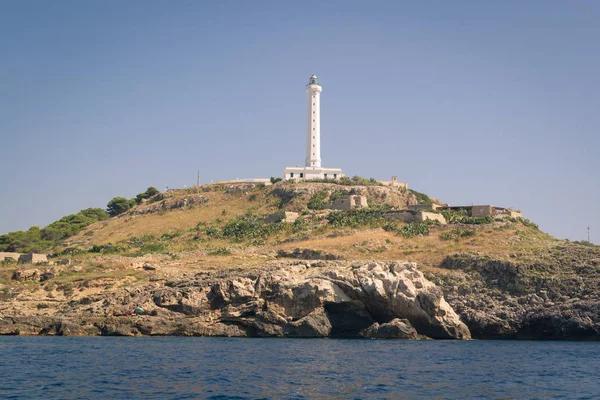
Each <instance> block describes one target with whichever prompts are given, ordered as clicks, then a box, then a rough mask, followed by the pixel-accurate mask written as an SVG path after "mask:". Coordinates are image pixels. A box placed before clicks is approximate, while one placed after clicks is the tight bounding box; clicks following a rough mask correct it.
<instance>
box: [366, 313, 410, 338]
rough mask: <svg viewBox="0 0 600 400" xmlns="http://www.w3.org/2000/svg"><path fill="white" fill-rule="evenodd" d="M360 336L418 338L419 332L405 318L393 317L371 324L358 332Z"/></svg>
mask: <svg viewBox="0 0 600 400" xmlns="http://www.w3.org/2000/svg"><path fill="white" fill-rule="evenodd" d="M360 335H361V336H362V337H366V338H371V339H418V338H419V334H418V333H417V331H416V330H415V328H413V327H412V325H411V324H410V322H409V321H408V320H406V319H404V320H402V319H399V318H395V319H393V320H391V321H390V322H386V323H383V324H379V323H377V322H375V323H374V324H373V325H371V326H370V327H368V328H367V329H365V330H364V331H362V332H360Z"/></svg>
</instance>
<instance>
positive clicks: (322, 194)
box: [307, 190, 329, 210]
mask: <svg viewBox="0 0 600 400" xmlns="http://www.w3.org/2000/svg"><path fill="white" fill-rule="evenodd" d="M327 197H329V192H327V190H320V191H318V192H317V193H315V194H314V195H313V196H312V197H311V198H310V200H309V201H308V204H307V207H308V208H309V209H310V210H322V209H324V208H325V206H326V205H327V202H326V200H327Z"/></svg>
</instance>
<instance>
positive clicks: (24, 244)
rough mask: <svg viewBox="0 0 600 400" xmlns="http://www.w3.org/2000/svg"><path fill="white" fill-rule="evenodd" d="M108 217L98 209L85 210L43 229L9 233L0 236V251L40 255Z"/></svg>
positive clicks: (36, 228)
mask: <svg viewBox="0 0 600 400" xmlns="http://www.w3.org/2000/svg"><path fill="white" fill-rule="evenodd" d="M108 217H109V215H108V213H107V212H106V211H104V210H102V209H100V208H87V209H85V210H81V211H79V212H78V213H76V214H71V215H67V216H66V217H62V218H61V219H59V220H58V221H55V222H53V223H51V224H50V225H48V226H46V227H45V228H43V229H40V228H39V227H37V226H32V227H31V228H29V229H28V230H27V231H16V232H9V233H7V234H5V235H0V251H11V252H17V253H28V252H34V253H40V252H43V251H45V250H48V249H50V248H52V247H54V246H56V245H57V244H58V243H59V242H60V241H62V240H64V239H66V238H68V237H71V236H73V235H75V234H77V233H79V232H80V231H81V230H82V229H83V228H85V227H86V226H88V225H90V224H93V223H94V222H98V221H102V220H105V219H107V218H108Z"/></svg>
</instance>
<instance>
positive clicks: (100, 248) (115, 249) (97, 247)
mask: <svg viewBox="0 0 600 400" xmlns="http://www.w3.org/2000/svg"><path fill="white" fill-rule="evenodd" d="M123 250H124V249H123V247H120V246H115V245H114V244H112V243H107V244H94V245H92V248H91V249H90V253H102V254H115V253H120V252H122V251H123Z"/></svg>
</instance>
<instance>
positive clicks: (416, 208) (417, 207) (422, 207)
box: [408, 204, 440, 211]
mask: <svg viewBox="0 0 600 400" xmlns="http://www.w3.org/2000/svg"><path fill="white" fill-rule="evenodd" d="M438 208H440V205H439V204H413V205H409V206H408V209H409V210H412V211H420V210H425V211H426V210H437V209H438Z"/></svg>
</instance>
